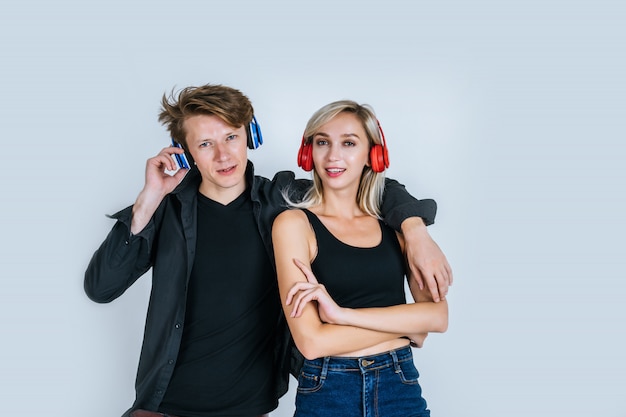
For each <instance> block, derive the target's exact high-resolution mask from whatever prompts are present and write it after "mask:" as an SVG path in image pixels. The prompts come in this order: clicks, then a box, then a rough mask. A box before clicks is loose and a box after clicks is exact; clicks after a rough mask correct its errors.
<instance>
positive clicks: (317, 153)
mask: <svg viewBox="0 0 626 417" xmlns="http://www.w3.org/2000/svg"><path fill="white" fill-rule="evenodd" d="M385 146H386V144H385V143H384V136H383V135H382V130H381V129H380V126H379V124H378V121H377V119H376V117H375V115H374V112H373V110H372V109H371V108H370V107H369V106H367V105H359V104H357V103H355V102H352V101H338V102H334V103H331V104H328V105H326V106H324V107H322V108H321V109H320V110H318V111H317V112H316V113H315V114H314V115H313V116H312V117H311V119H310V120H309V122H308V124H307V127H306V130H305V132H304V136H303V139H302V146H301V148H300V151H299V155H298V163H299V165H300V166H302V167H303V168H304V169H305V170H311V169H312V170H313V186H312V188H311V189H310V190H309V192H308V194H307V195H306V198H305V200H304V202H303V203H300V204H292V206H294V207H295V208H296V209H292V210H287V211H285V212H283V213H282V214H281V215H279V216H278V217H277V218H276V220H275V222H274V226H273V231H272V236H273V243H274V251H275V256H276V266H277V273H278V285H279V289H280V294H281V300H282V304H283V309H284V312H285V316H286V317H287V321H288V324H289V328H290V330H291V333H292V336H293V339H294V342H295V344H296V346H297V348H298V349H299V350H300V352H301V353H302V354H303V355H304V357H305V358H306V359H305V361H304V366H303V367H302V370H301V372H300V375H299V378H298V392H297V396H296V413H295V416H296V417H308V416H330V415H332V416H385V417H394V416H398V417H400V416H401V417H410V416H429V415H430V412H429V410H428V409H427V407H426V402H425V400H424V399H423V398H422V395H421V388H420V385H419V383H418V372H417V370H416V369H415V366H414V364H413V357H412V353H411V347H410V343H411V341H413V342H415V344H416V345H418V346H420V345H421V343H422V342H423V340H424V338H425V337H426V334H427V333H428V332H444V331H445V330H446V329H447V324H448V307H447V302H446V301H445V300H443V301H440V302H438V303H434V302H432V301H429V300H432V298H430V295H429V293H428V291H427V290H425V291H420V290H419V288H418V286H417V284H414V280H412V279H409V287H410V289H411V292H412V295H413V298H414V300H415V301H419V302H415V303H410V304H407V303H406V299H405V294H404V283H405V281H404V280H405V275H407V274H408V273H409V272H408V271H407V270H406V268H405V256H404V254H403V250H404V247H403V245H404V243H403V240H402V237H401V236H400V235H397V234H396V233H395V232H394V231H393V230H392V229H390V228H389V227H387V226H386V225H385V224H384V223H383V222H382V221H381V220H380V217H379V214H380V211H379V205H380V200H381V197H382V190H383V184H384V174H383V173H384V170H385V168H386V167H387V166H388V164H389V162H388V157H387V150H386V147H385Z"/></svg>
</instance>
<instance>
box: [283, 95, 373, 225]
mask: <svg viewBox="0 0 626 417" xmlns="http://www.w3.org/2000/svg"><path fill="white" fill-rule="evenodd" d="M339 113H352V114H354V115H355V116H356V117H357V118H358V119H359V120H360V121H361V125H362V126H363V129H364V130H365V133H366V134H367V138H368V140H369V146H370V149H371V148H372V146H373V145H382V144H383V140H382V136H381V131H380V127H379V125H378V119H377V118H376V114H374V109H373V108H372V107H371V106H369V105H368V104H358V103H356V102H354V101H352V100H340V101H335V102H332V103H330V104H327V105H325V106H324V107H322V108H321V109H319V110H318V111H316V112H315V113H314V114H313V116H311V118H310V119H309V121H308V123H307V125H306V128H305V130H304V141H303V142H304V144H306V145H310V144H311V143H312V141H313V137H314V136H315V134H317V133H318V131H319V129H320V128H321V127H322V126H323V125H325V124H326V123H328V122H329V121H331V120H332V119H333V118H334V117H335V116H337V115H338V114H339ZM370 164H371V161H370ZM384 189H385V174H384V172H374V171H373V170H372V168H371V166H365V167H364V168H363V173H362V174H361V181H360V182H359V190H358V192H357V196H356V202H357V204H358V206H359V208H360V209H361V210H363V212H365V213H367V214H369V215H370V216H373V217H377V218H380V205H381V202H382V197H383V192H384ZM283 195H285V198H286V200H287V202H288V203H289V205H291V206H293V207H296V208H309V207H312V206H316V205H318V204H321V203H322V200H323V184H322V180H321V178H320V177H319V175H318V174H317V172H316V171H315V169H314V170H313V185H312V187H311V188H310V189H309V190H308V191H307V192H306V194H305V195H304V198H303V199H302V201H301V202H300V203H294V202H293V201H291V200H290V199H289V198H288V196H287V193H283Z"/></svg>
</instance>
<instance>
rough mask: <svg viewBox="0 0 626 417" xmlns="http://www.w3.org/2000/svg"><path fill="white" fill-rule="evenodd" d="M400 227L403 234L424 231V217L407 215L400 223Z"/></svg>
mask: <svg viewBox="0 0 626 417" xmlns="http://www.w3.org/2000/svg"><path fill="white" fill-rule="evenodd" d="M400 229H401V230H402V233H403V234H406V233H407V232H411V231H413V232H418V231H426V230H427V229H426V223H424V219H422V218H421V217H409V218H407V219H405V220H404V221H403V222H402V224H401V225H400Z"/></svg>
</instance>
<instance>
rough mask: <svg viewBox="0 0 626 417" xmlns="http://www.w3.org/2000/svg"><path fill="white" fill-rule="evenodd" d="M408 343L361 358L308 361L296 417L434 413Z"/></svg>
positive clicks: (415, 416) (410, 416) (412, 416)
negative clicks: (422, 386)
mask: <svg viewBox="0 0 626 417" xmlns="http://www.w3.org/2000/svg"><path fill="white" fill-rule="evenodd" d="M418 377H419V373H418V372H417V369H416V368H415V365H414V364H413V354H412V353H411V348H410V347H408V346H407V347H404V348H400V349H396V350H392V351H389V352H385V353H381V354H378V355H373V356H364V357H361V358H343V357H334V356H332V357H325V358H319V359H315V360H311V361H310V360H305V361H304V366H303V367H302V370H301V372H300V375H299V376H298V393H297V395H296V412H295V414H294V416H295V417H312V416H324V417H425V416H430V411H429V410H428V409H427V408H426V400H424V398H422V388H421V387H420V385H419V382H418Z"/></svg>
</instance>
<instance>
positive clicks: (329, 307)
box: [285, 259, 344, 324]
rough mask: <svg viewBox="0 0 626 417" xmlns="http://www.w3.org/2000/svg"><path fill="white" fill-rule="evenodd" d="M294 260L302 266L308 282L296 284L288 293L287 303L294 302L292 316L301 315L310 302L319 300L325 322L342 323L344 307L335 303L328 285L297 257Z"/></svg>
mask: <svg viewBox="0 0 626 417" xmlns="http://www.w3.org/2000/svg"><path fill="white" fill-rule="evenodd" d="M293 262H294V264H296V266H297V267H298V268H300V270H301V271H302V273H303V274H304V276H305V277H306V279H307V282H298V283H296V284H294V286H293V287H291V289H290V290H289V292H288V293H287V299H286V300H285V304H287V305H291V304H293V308H292V310H291V317H300V316H301V315H302V310H303V309H304V307H305V306H306V305H307V304H308V303H310V302H311V301H317V310H318V314H319V316H320V319H321V320H322V321H323V322H324V323H329V324H342V323H341V316H342V312H343V311H344V309H343V308H342V307H340V306H338V305H337V303H335V300H333V299H332V297H331V296H330V294H328V291H326V287H324V285H322V284H320V283H319V282H317V278H315V275H314V274H313V271H311V269H310V268H309V267H308V266H306V265H305V264H304V263H302V262H301V261H299V260H297V259H294V260H293Z"/></svg>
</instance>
